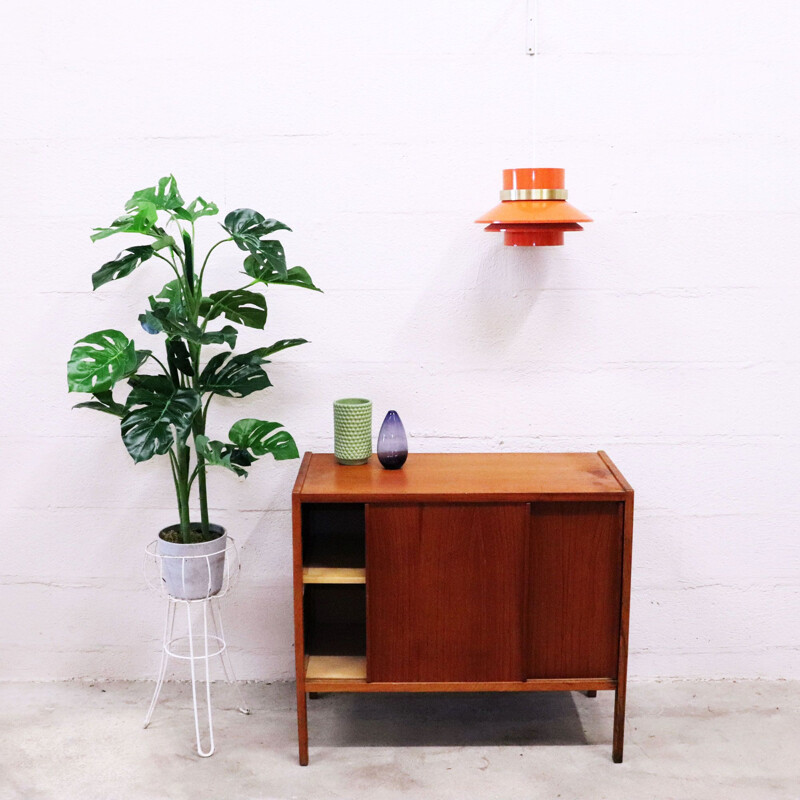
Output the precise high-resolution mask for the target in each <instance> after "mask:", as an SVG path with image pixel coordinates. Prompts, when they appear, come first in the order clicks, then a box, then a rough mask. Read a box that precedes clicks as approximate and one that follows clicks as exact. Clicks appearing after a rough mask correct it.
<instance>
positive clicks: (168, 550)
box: [158, 523, 228, 600]
mask: <svg viewBox="0 0 800 800" xmlns="http://www.w3.org/2000/svg"><path fill="white" fill-rule="evenodd" d="M196 526H197V527H199V524H196V523H192V528H195V527H196ZM176 527H177V526H175V525H170V526H169V527H168V528H164V530H162V531H160V532H159V534H158V554H159V556H161V579H162V580H163V581H164V583H165V584H166V587H167V593H168V594H169V595H170V596H172V597H177V598H178V599H179V600H202V599H203V598H204V597H213V596H214V595H215V594H217V592H219V590H220V589H221V588H222V579H223V578H224V576H225V548H226V546H227V542H228V534H227V532H226V531H225V528H223V527H222V526H220V525H209V530H210V531H211V533H216V534H217V538H216V539H212V540H211V541H210V542H197V543H195V544H178V543H176V542H167V541H165V540H164V539H163V538H162V534H164V533H165V532H166V531H173V530H175V529H176Z"/></svg>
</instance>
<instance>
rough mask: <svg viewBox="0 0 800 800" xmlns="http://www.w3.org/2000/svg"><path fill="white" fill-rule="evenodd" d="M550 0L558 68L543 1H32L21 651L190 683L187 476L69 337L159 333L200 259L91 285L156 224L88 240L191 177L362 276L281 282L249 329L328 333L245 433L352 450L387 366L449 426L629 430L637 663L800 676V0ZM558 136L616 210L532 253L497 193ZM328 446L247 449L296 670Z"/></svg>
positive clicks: (15, 270) (5, 152)
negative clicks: (532, 34) (138, 437)
mask: <svg viewBox="0 0 800 800" xmlns="http://www.w3.org/2000/svg"><path fill="white" fill-rule="evenodd" d="M540 6H541V8H540V21H541V27H540V36H539V44H540V50H541V53H540V55H539V56H538V57H537V59H533V58H531V57H529V56H528V55H526V52H525V45H526V30H525V25H526V18H527V14H526V4H525V3H524V2H523V1H522V0H508V1H507V2H485V0H480V1H479V0H465V2H462V3H452V2H445V0H425V2H417V0H409V1H408V2H405V3H397V4H384V3H374V2H366V1H365V0H364V1H363V2H339V3H322V2H307V3H290V2H263V1H262V2H256V1H255V0H250V2H247V1H244V2H240V3H236V4H221V3H210V2H207V0H202V1H201V2H196V3H193V4H190V5H187V4H186V3H172V2H166V3H164V2H159V3H156V2H152V0H151V1H150V2H141V3H137V4H136V12H135V13H133V12H128V11H127V10H126V8H124V7H123V6H120V5H115V4H109V3H100V2H85V3H80V4H63V3H56V2H43V3H38V4H31V3H29V2H28V3H21V2H12V3H9V4H7V6H6V10H5V11H4V24H3V26H2V29H1V30H0V64H1V65H2V68H1V69H0V80H2V104H1V105H2V112H0V113H2V126H1V127H2V129H1V130H0V162H1V163H2V188H3V191H2V192H1V193H0V226H2V243H3V247H2V263H3V268H4V269H3V275H4V279H3V294H4V298H3V299H4V303H3V306H4V312H3V315H2V334H3V355H2V365H3V368H2V376H3V391H2V393H0V437H1V438H0V442H2V452H3V458H2V462H0V471H1V480H0V486H1V487H2V489H1V490H0V491H2V497H1V498H0V507H1V508H2V510H3V513H4V516H5V525H4V534H3V537H2V542H3V548H2V558H1V559H0V608H2V609H3V611H4V613H3V614H2V615H1V616H0V653H1V654H2V655H1V656H0V678H4V679H14V680H17V679H29V678H36V679H57V678H67V677H71V676H81V677H86V676H89V677H124V678H140V677H152V676H153V674H154V670H155V667H156V652H157V640H158V637H159V636H160V627H161V623H160V619H161V609H160V606H159V602H158V601H157V600H156V599H155V598H153V597H151V596H150V595H149V594H148V592H147V590H146V589H145V588H143V582H142V579H141V576H140V562H141V557H142V549H143V547H144V545H145V543H146V542H147V541H148V540H149V539H150V538H152V537H153V535H154V534H155V531H156V530H157V529H158V528H159V527H161V526H163V525H164V524H167V523H169V522H171V521H173V519H174V517H175V512H174V511H173V498H172V490H171V483H170V479H169V473H168V469H167V466H166V464H164V463H158V462H150V463H147V464H143V465H140V466H137V467H135V468H134V466H133V464H132V463H131V461H130V459H129V457H128V455H127V454H126V452H125V451H124V449H123V447H122V445H121V443H120V441H119V437H118V433H117V430H116V428H115V425H114V421H113V420H111V419H110V418H105V417H101V416H100V415H96V414H93V413H92V412H86V411H71V410H70V406H71V403H72V402H73V398H70V397H68V396H67V395H66V392H65V388H66V387H65V368H64V364H65V361H66V358H67V355H68V353H69V350H70V347H71V344H72V342H73V341H75V340H76V339H77V338H78V337H80V336H81V335H83V334H85V333H88V332H90V331H94V330H99V329H102V328H105V327H120V328H121V329H122V330H124V331H125V332H126V333H128V334H129V335H135V336H136V338H137V341H138V343H139V346H144V345H145V343H146V340H147V336H146V335H145V334H144V333H143V332H142V331H141V330H140V329H139V328H138V324H137V323H136V315H137V314H138V313H139V312H140V311H141V310H142V308H143V304H144V301H145V298H146V295H147V294H149V293H151V292H153V291H154V290H156V289H158V288H159V287H160V285H161V284H162V283H163V282H165V281H166V280H167V279H168V278H169V274H168V273H165V272H164V270H160V269H159V267H158V265H157V264H148V265H147V266H146V267H145V268H142V269H141V270H139V271H138V272H137V273H136V274H134V275H133V276H131V277H130V278H128V279H126V280H125V281H121V282H118V283H114V284H110V285H108V286H105V287H103V288H102V289H101V290H99V291H98V292H97V293H94V294H93V293H92V292H91V291H90V288H91V284H90V279H89V276H90V274H91V272H92V271H93V270H94V269H96V268H97V266H99V264H101V263H102V262H103V261H105V260H107V259H108V258H110V257H112V256H113V255H114V254H115V253H116V252H117V251H118V250H119V249H120V247H121V246H123V243H122V242H121V241H120V238H121V237H119V238H117V239H116V240H115V239H111V240H106V241H104V242H101V243H98V244H95V245H92V244H91V243H90V242H89V238H88V234H89V230H90V228H91V227H92V226H93V225H98V224H105V223H108V222H110V221H111V219H113V218H114V216H116V214H117V212H118V211H119V210H121V207H122V204H123V202H124V201H125V200H126V199H127V197H128V196H129V195H130V193H131V191H132V190H134V189H136V188H140V187H142V186H146V185H151V184H152V182H153V181H154V180H155V179H157V178H158V177H159V176H161V175H163V174H167V173H169V172H174V173H175V175H176V176H177V178H178V180H179V182H180V184H181V187H182V189H183V191H184V194H185V195H189V196H194V194H197V193H202V194H203V195H204V196H205V197H206V198H208V199H212V200H214V201H216V202H217V203H218V204H219V205H220V207H221V208H222V209H226V210H230V209H232V208H235V207H238V206H252V207H255V208H257V209H260V210H262V211H263V212H264V213H266V214H267V215H269V216H275V217H277V218H278V219H281V220H284V221H286V222H287V223H289V224H290V225H291V226H292V227H293V228H294V230H295V232H294V233H293V234H287V235H286V236H285V237H284V238H283V241H284V244H285V245H286V248H287V251H288V253H289V257H290V260H291V262H292V263H293V264H294V263H299V264H303V265H305V266H306V267H307V268H308V269H309V270H310V272H311V273H312V275H313V276H314V278H315V279H316V281H317V282H318V283H319V284H320V285H321V286H322V287H323V288H324V289H325V291H326V293H325V294H324V295H315V294H312V293H303V292H302V291H299V290H294V291H293V290H291V289H284V290H278V289H276V290H274V291H273V290H270V298H269V299H270V320H269V323H268V333H267V336H266V337H264V338H259V337H258V336H256V335H248V336H247V337H246V342H252V343H254V344H255V343H263V342H264V340H265V339H266V338H268V339H269V341H270V342H271V341H273V340H275V339H279V338H284V337H290V336H305V337H307V338H308V339H310V340H312V342H313V343H312V344H310V345H307V346H305V347H303V348H300V349H297V350H292V351H288V352H287V353H285V354H283V355H281V356H280V357H279V358H276V361H275V364H274V365H273V367H272V369H271V373H270V374H271V377H272V379H273V382H274V384H275V388H274V389H271V390H269V392H267V393H264V394H263V395H261V396H259V397H257V398H256V399H254V401H253V402H252V403H251V404H249V405H247V406H244V405H242V404H235V403H227V404H226V403H224V402H223V403H220V404H219V407H218V411H217V412H216V413H215V416H214V417H213V421H212V423H211V424H212V427H213V428H215V430H216V431H218V432H223V431H225V430H227V427H226V426H227V424H229V423H230V422H231V421H233V420H234V419H236V418H238V417H240V416H247V415H252V416H261V417H263V418H267V419H277V420H280V421H282V422H284V423H285V424H286V425H287V426H288V427H289V429H290V430H292V431H293V432H294V433H295V435H296V437H297V440H298V443H299V445H300V447H301V449H311V450H330V449H331V447H332V440H331V411H330V405H331V401H332V400H333V399H334V398H336V397H339V396H344V395H366V396H368V397H371V398H372V399H373V400H374V403H375V408H376V417H375V424H376V428H377V426H378V425H379V423H380V420H381V418H382V415H383V413H384V412H385V411H386V410H387V409H388V408H396V409H397V410H398V411H399V412H400V414H401V416H402V418H403V420H404V421H405V423H406V426H407V428H408V431H409V433H410V437H411V447H412V448H413V449H414V450H417V451H483V450H487V451H514V450H526V451H527V450H530V451H557V450H596V449H599V448H602V449H605V450H607V451H608V452H609V454H610V455H611V457H612V458H613V459H614V460H615V461H616V462H617V464H618V465H619V466H620V468H621V469H622V471H623V472H624V473H625V475H626V476H627V477H628V479H629V480H630V481H631V483H632V484H633V485H634V487H635V488H636V490H637V520H636V546H635V554H634V578H633V606H632V629H631V630H632V632H631V642H632V653H631V665H630V668H631V672H632V674H633V675H638V676H757V675H763V676H770V677H775V676H785V677H795V678H797V677H800V626H798V624H797V620H798V618H800V586H799V585H798V583H799V581H800V578H798V575H799V574H800V545H798V541H800V530H798V528H799V527H800V526H798V519H799V518H800V515H799V514H798V512H799V511H800V499H798V491H797V489H798V484H800V480H799V478H800V474H799V473H800V469H799V467H800V460H798V456H797V452H798V447H797V446H798V423H797V417H798V408H799V407H800V403H799V402H798V401H800V377H799V376H798V334H800V323H799V322H798V320H799V319H800V315H798V312H797V307H798V300H800V290H799V288H798V286H799V281H798V268H797V267H798V262H797V253H798V250H800V225H799V224H798V210H800V201H799V200H798V192H797V185H798V183H799V182H800V161H798V158H797V152H798V144H800V141H798V140H799V138H800V110H799V109H800V105H798V103H797V101H796V98H795V97H794V96H793V91H794V88H793V87H794V86H795V85H796V81H797V78H798V72H800V55H799V54H798V50H797V47H796V41H797V37H798V33H800V31H799V30H798V28H800V20H799V19H798V17H799V16H800V12H798V9H797V6H796V4H795V3H793V2H789V1H788V0H786V1H785V2H784V1H782V0H765V2H762V3H759V4H753V3H739V2H722V0H709V1H708V2H705V3H697V2H696V1H694V0H693V1H692V2H690V1H689V0H676V2H673V3H661V4H653V3H641V2H638V3H637V2H633V0H608V1H607V2H604V3H588V2H583V3H581V2H573V1H572V0H562V1H561V2H555V0H541V2H540ZM536 63H538V81H537V80H536V77H535V74H534V70H535V65H536ZM537 84H538V91H537V90H536V86H537ZM534 129H537V130H538V135H537V136H534ZM534 165H540V166H563V167H565V168H566V169H567V181H568V187H569V189H570V191H571V199H572V200H573V201H574V202H575V204H576V205H577V206H578V207H579V208H581V209H582V210H584V211H586V212H587V213H589V214H590V215H591V216H593V217H594V218H595V220H596V221H595V222H594V223H593V224H590V225H588V226H587V230H586V231H585V232H584V233H580V234H568V235H567V244H566V246H565V247H563V248H554V249H543V250H540V251H531V250H525V249H520V250H515V249H511V248H508V249H505V248H503V247H502V246H501V243H500V237H499V236H498V235H489V234H486V233H483V232H482V231H481V229H480V227H479V226H477V225H474V224H472V220H473V219H474V218H475V217H476V216H478V215H479V214H480V213H482V212H483V211H485V210H487V209H488V208H489V207H491V206H492V205H494V203H495V202H496V196H497V191H498V188H499V180H500V170H501V169H502V168H503V167H508V166H534ZM213 227H214V226H213V224H212V225H209V226H206V229H207V232H208V233H207V235H208V237H209V238H208V239H207V242H211V241H213V239H211V238H210V237H211V236H213V235H214V234H213V231H212V230H211V229H212V228H213ZM236 256H237V251H235V250H234V249H231V250H229V251H227V253H225V254H224V255H223V257H222V258H221V261H220V267H219V271H218V273H217V274H218V276H219V277H218V278H217V279H215V281H216V280H218V283H217V284H216V285H215V286H214V287H213V288H228V287H229V286H232V285H235V284H234V283H233V281H234V279H235V278H234V276H235V274H236V272H237V269H238V268H239V267H238V263H237V258H236ZM244 409H246V410H244ZM243 410H244V413H242V412H243ZM296 466H297V465H296V464H294V463H288V464H287V463H285V462H284V463H281V464H266V463H265V464H263V465H260V466H259V467H258V468H256V469H254V470H253V473H252V475H251V477H250V478H249V479H248V481H247V482H246V484H244V485H239V484H238V483H237V481H236V479H235V478H234V477H233V476H231V475H228V474H214V476H213V477H212V478H211V486H212V492H213V494H212V504H213V505H214V509H215V510H214V518H215V519H216V520H217V521H218V522H220V523H222V524H225V525H227V526H228V528H229V529H230V531H231V532H232V534H233V535H234V536H235V537H236V538H237V539H238V541H239V542H240V544H242V545H243V552H244V559H245V571H244V574H243V578H242V581H241V584H240V586H239V589H238V592H237V595H236V597H235V598H232V599H231V601H230V602H229V606H228V622H229V624H228V634H229V638H230V640H231V642H232V645H233V650H234V653H235V657H236V661H237V665H238V669H239V673H240V675H241V676H242V677H246V678H261V679H284V678H288V677H290V675H291V670H292V623H291V602H290V600H291V592H290V542H289V540H290V517H289V512H288V507H289V491H290V488H291V485H292V482H293V479H294V474H295V472H296Z"/></svg>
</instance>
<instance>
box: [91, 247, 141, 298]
mask: <svg viewBox="0 0 800 800" xmlns="http://www.w3.org/2000/svg"><path fill="white" fill-rule="evenodd" d="M154 253H155V249H154V248H153V246H152V245H149V244H143V245H136V246H135V247H128V248H127V249H125V250H123V251H122V252H121V253H120V254H119V255H118V256H117V257H116V258H114V259H112V260H111V261H107V262H106V263H105V264H103V266H102V267H100V269H98V270H97V272H95V273H94V274H93V275H92V288H93V289H98V288H99V287H100V286H102V285H103V284H104V283H109V282H110V281H115V280H117V278H124V277H125V276H127V275H130V274H131V272H133V271H134V270H135V269H136V267H138V266H139V265H140V264H143V263H144V262H145V261H147V259H149V258H152V257H153V254H154Z"/></svg>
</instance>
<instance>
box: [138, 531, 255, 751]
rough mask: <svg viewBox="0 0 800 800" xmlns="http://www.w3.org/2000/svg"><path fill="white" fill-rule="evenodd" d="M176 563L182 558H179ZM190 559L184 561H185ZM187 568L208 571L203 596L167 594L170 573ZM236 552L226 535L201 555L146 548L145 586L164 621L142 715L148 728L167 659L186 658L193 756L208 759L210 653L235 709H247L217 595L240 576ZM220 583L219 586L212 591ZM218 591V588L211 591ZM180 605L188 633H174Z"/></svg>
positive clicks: (210, 747) (211, 746) (153, 545)
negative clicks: (201, 689)
mask: <svg viewBox="0 0 800 800" xmlns="http://www.w3.org/2000/svg"><path fill="white" fill-rule="evenodd" d="M220 559H222V561H223V563H222V576H221V582H220V575H219V572H220ZM179 562H180V563H179ZM187 562H188V563H187ZM187 567H189V568H190V570H191V571H194V572H197V571H198V569H199V570H200V571H201V573H202V571H203V570H205V571H206V574H207V576H208V582H207V592H206V594H205V596H203V597H199V598H194V599H185V598H183V597H178V596H176V595H175V594H171V593H170V589H169V585H170V584H171V585H172V586H173V587H174V581H169V583H168V573H171V574H172V575H173V576H174V575H175V574H178V575H184V574H186V572H187ZM239 569H240V562H239V553H238V551H237V549H236V543H235V542H234V540H233V539H232V538H231V537H230V536H227V537H225V541H224V544H223V545H222V546H221V547H220V549H218V550H216V551H214V552H211V553H206V554H203V555H190V556H174V555H166V554H163V553H159V552H158V540H153V541H152V542H150V544H148V545H147V547H145V557H144V576H145V580H146V581H147V585H148V586H149V587H150V588H151V589H152V590H153V591H154V592H155V593H156V594H158V595H159V596H160V597H163V598H164V599H165V600H166V601H167V609H166V619H165V621H164V635H163V637H162V642H161V664H160V666H159V669H158V680H157V681H156V688H155V691H154V692H153V699H152V700H151V701H150V707H149V709H148V710H147V715H146V716H145V719H144V727H145V728H147V727H148V725H149V724H150V720H151V719H152V717H153V711H155V707H156V704H157V703H158V698H159V695H160V694H161V687H162V686H163V683H164V676H165V675H166V672H167V664H168V662H169V659H170V658H175V659H178V660H179V661H188V662H189V670H190V674H191V680H192V707H193V710H194V731H195V740H196V742H197V755H199V756H200V757H202V758H208V757H209V756H211V755H213V754H214V750H215V745H214V722H213V718H212V708H211V668H210V662H211V659H212V658H215V657H217V656H218V657H219V659H220V661H221V662H222V669H223V673H224V675H225V681H226V682H227V683H228V684H230V685H231V686H233V687H234V688H235V690H236V695H237V699H238V703H239V705H238V708H237V710H238V711H239V712H241V713H242V714H250V709H249V708H248V707H247V706H246V705H245V702H244V698H243V697H242V691H241V688H240V686H239V684H238V682H237V680H236V675H235V673H234V671H233V664H232V663H231V659H230V654H229V653H228V648H227V644H226V642H225V631H224V628H223V626H222V613H221V610H220V602H219V601H220V599H221V598H223V597H225V596H226V595H227V594H228V593H229V592H230V591H231V590H232V589H233V587H234V586H235V585H236V583H237V582H238V579H239ZM217 587H218V590H216V589H217ZM215 590H216V591H215ZM179 606H183V607H184V609H185V614H186V634H185V635H180V636H175V635H174V633H175V618H176V616H177V614H176V612H177V610H178V607H179ZM193 614H194V615H195V616H202V623H201V624H200V625H199V627H200V628H201V630H198V631H197V632H195V631H196V626H195V624H194V623H193V620H192V617H193ZM198 662H202V665H203V667H202V669H198ZM198 671H199V672H204V678H205V710H206V717H207V724H208V728H207V745H206V746H204V745H203V741H202V736H201V731H200V717H201V712H200V704H199V703H198V694H199V693H198V686H197V684H198V682H199V681H198Z"/></svg>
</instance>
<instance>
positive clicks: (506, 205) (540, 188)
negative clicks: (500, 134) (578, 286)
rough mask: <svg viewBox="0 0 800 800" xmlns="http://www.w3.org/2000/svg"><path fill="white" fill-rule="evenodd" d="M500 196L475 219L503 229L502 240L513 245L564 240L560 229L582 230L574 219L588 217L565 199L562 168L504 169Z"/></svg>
mask: <svg viewBox="0 0 800 800" xmlns="http://www.w3.org/2000/svg"><path fill="white" fill-rule="evenodd" d="M500 200H501V201H502V202H501V203H500V205H499V206H495V207H494V208H493V209H492V210H491V211H488V212H487V213H486V214H484V215H483V216H482V217H478V219H476V220H475V222H480V223H488V225H486V230H487V231H503V234H504V242H505V244H507V245H511V246H515V247H533V246H537V247H543V246H552V245H560V244H564V231H582V230H583V228H582V227H581V226H580V225H579V224H578V223H580V222H591V221H592V220H591V218H590V217H587V216H586V214H584V213H583V212H582V211H578V209H577V208H575V206H571V205H570V204H569V203H568V202H567V190H566V189H565V188H564V170H563V169H552V168H547V169H545V168H543V169H504V170H503V191H502V192H500Z"/></svg>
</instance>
